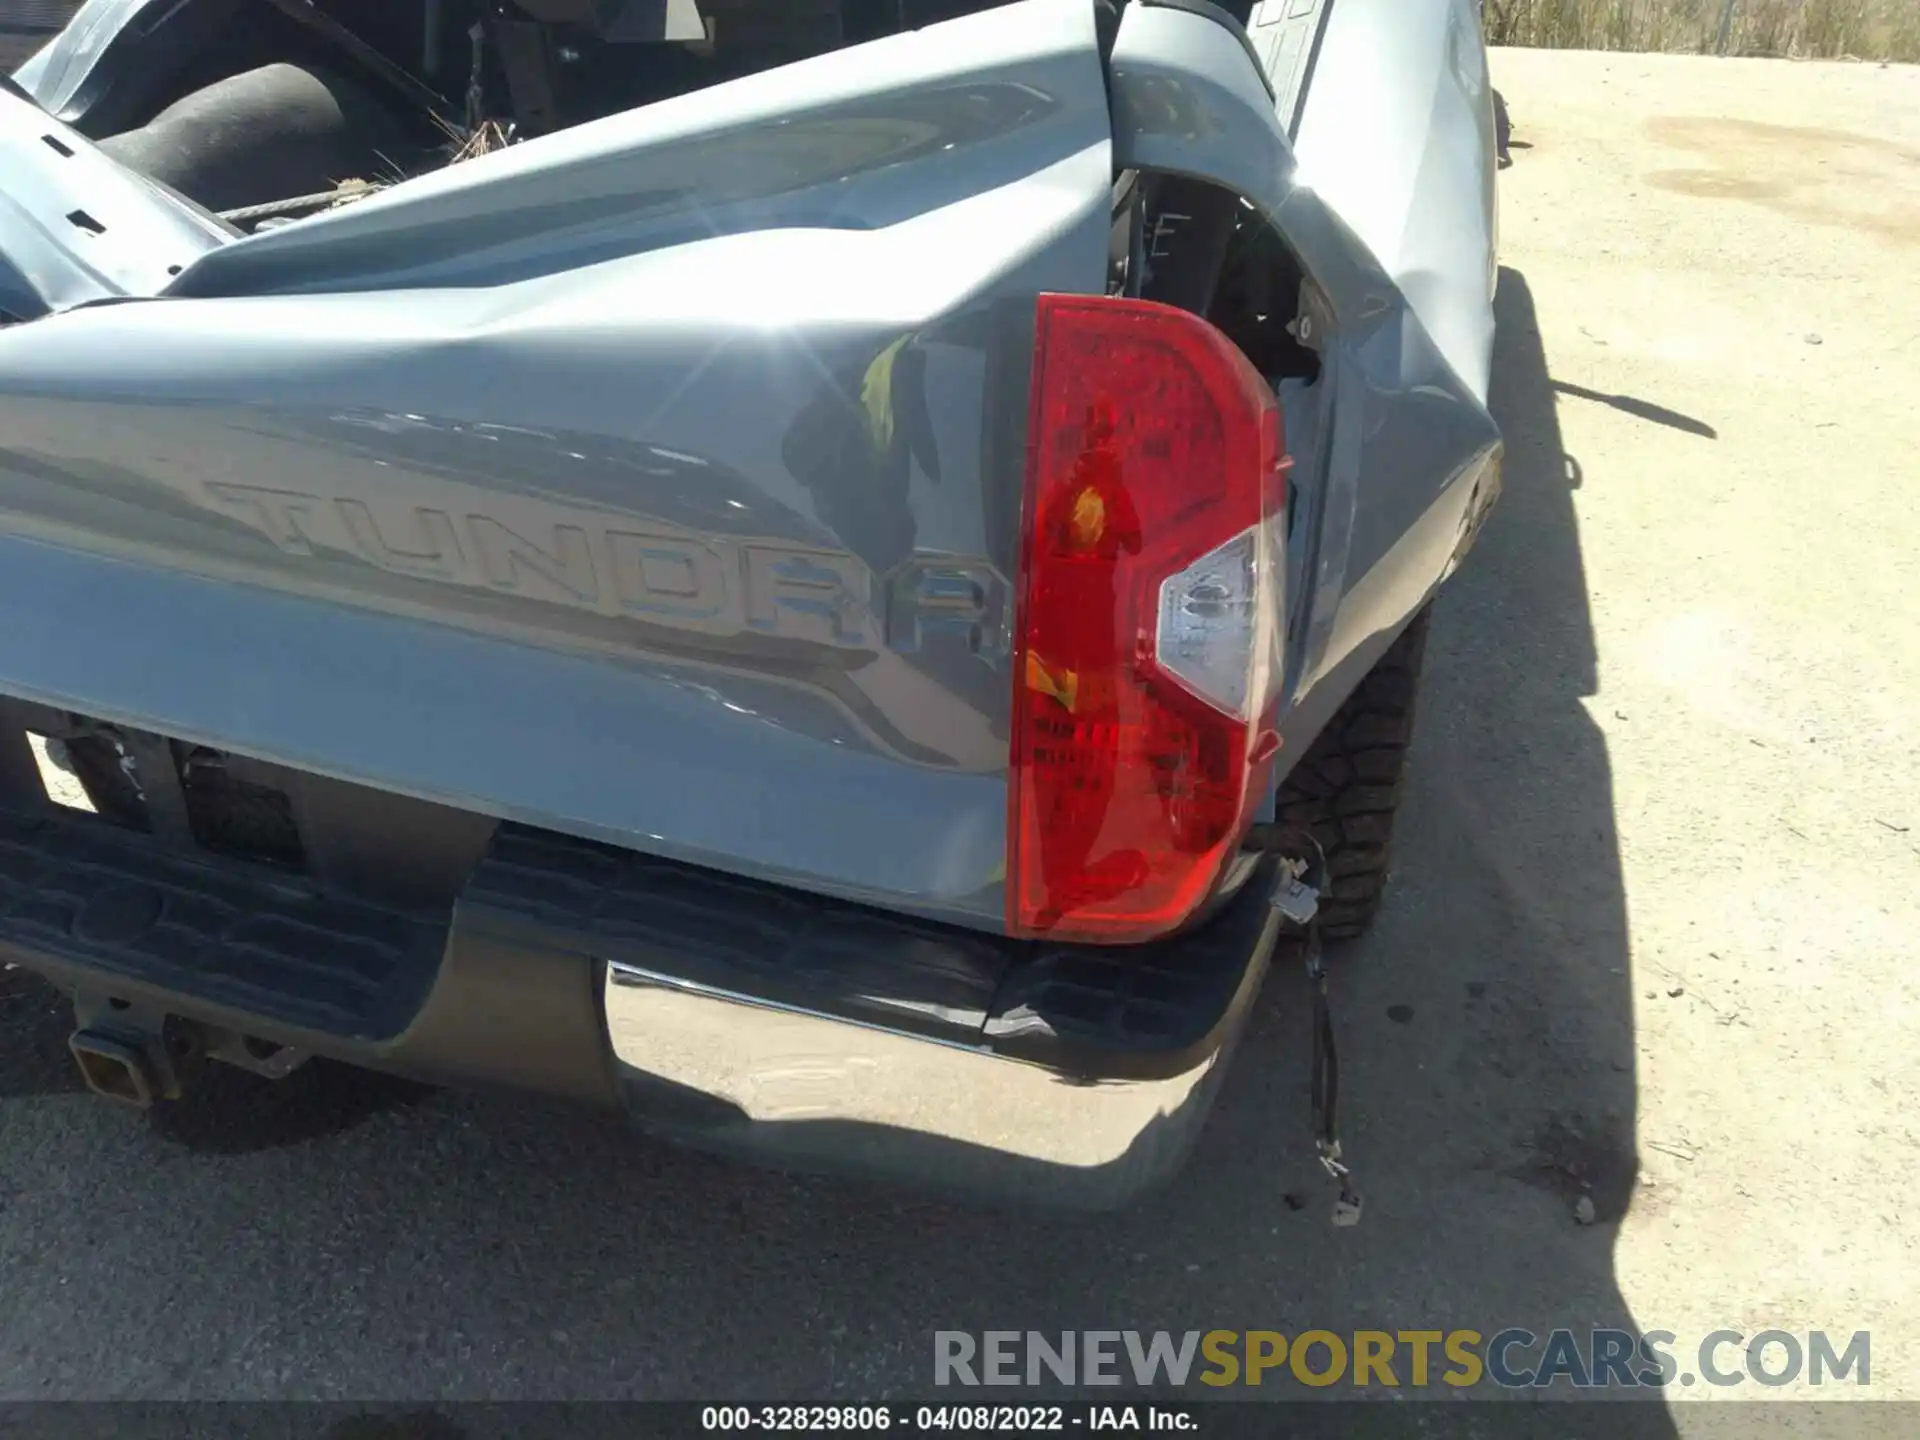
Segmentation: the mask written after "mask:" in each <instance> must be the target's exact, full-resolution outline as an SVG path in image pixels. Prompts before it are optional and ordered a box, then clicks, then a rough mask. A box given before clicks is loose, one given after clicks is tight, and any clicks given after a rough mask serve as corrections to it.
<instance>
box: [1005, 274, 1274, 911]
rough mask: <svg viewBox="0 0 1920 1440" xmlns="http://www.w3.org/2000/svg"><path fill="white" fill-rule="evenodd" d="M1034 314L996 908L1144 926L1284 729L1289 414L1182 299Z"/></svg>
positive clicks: (1228, 823) (1193, 898)
mask: <svg viewBox="0 0 1920 1440" xmlns="http://www.w3.org/2000/svg"><path fill="white" fill-rule="evenodd" d="M1035 318H1036V338H1035V342H1034V357H1033V380H1032V393H1031V412H1030V415H1029V422H1028V456H1027V477H1026V503H1025V509H1024V512H1023V513H1024V520H1025V531H1024V537H1023V541H1022V548H1021V562H1020V581H1019V583H1020V598H1019V609H1018V618H1017V622H1016V624H1017V632H1016V643H1015V653H1014V663H1015V671H1014V699H1013V734H1012V745H1011V754H1010V768H1011V773H1010V776H1009V801H1008V837H1007V846H1008V863H1007V925H1008V929H1009V930H1010V931H1011V932H1012V933H1014V934H1019V935H1027V936H1051V937H1054V938H1060V939H1072V940H1077V941H1086V942H1092V943H1109V944H1112V943H1122V942H1130V941H1140V940H1146V939H1151V938H1152V937H1154V936H1156V935H1162V934H1165V933H1167V932H1168V931H1171V930H1174V929H1176V928H1178V927H1179V926H1180V925H1181V923H1182V922H1184V921H1185V920H1186V919H1188V917H1190V916H1191V915H1192V914H1193V913H1194V912H1195V911H1196V910H1197V909H1198V908H1199V907H1200V905H1201V904H1202V903H1203V902H1204V901H1205V900H1206V899H1207V898H1208V896H1209V895H1210V894H1211V893H1212V891H1213V890H1214V889H1215V887H1216V886H1217V884H1218V882H1219V880H1220V877H1221V875H1222V873H1223V871H1224V870H1225V868H1226V866H1227V864H1228V863H1229V862H1230V861H1231V860H1232V858H1233V856H1234V854H1235V852H1236V851H1237V850H1238V848H1239V845H1240V841H1241V839H1242V837H1243V836H1244V835H1245V833H1246V829H1247V825H1248V823H1249V821H1250V819H1251V817H1252V814H1253V807H1254V804H1255V803H1256V801H1257V800H1258V798H1259V797H1260V796H1261V794H1262V793H1263V791H1264V789H1265V788H1266V786H1267V785H1268V784H1269V783H1270V779H1271V773H1272V760H1273V755H1274V752H1275V751H1276V750H1277V749H1278V748H1279V736H1278V734H1277V733H1276V731H1275V729H1274V710H1275V702H1276V698H1277V694H1278V689H1279V683H1280V650H1281V635H1282V633H1283V630H1284V626H1283V623H1282V611H1283V604H1284V596H1283V595H1282V594H1281V585H1282V576H1283V574H1284V566H1283V564H1282V550H1283V546H1284V539H1285V536H1284V515H1285V509H1286V469H1287V460H1286V456H1285V446H1284V440H1283V436H1282V433H1281V424H1280V411H1279V406H1278V404H1277V402H1276V401H1275V398H1274V394H1273V391H1272V389H1271V387H1269V386H1268V384H1267V383H1266V381H1265V380H1264V379H1262V378H1261V376H1260V374H1259V373H1258V372H1257V371H1256V370H1255V369H1254V368H1253V366H1252V365H1251V364H1249V363H1248V361H1247V359H1246V357H1245V356H1244V355H1242V354H1241V353H1240V351H1239V350H1238V349H1237V348H1235V346H1234V345H1233V344H1232V342H1231V341H1229V340H1228V339H1227V338H1226V337H1225V336H1224V335H1222V334H1221V333H1220V332H1219V331H1218V330H1216V329H1214V328H1213V326H1211V325H1209V324H1208V323H1207V322H1206V321H1205V320H1203V319H1201V318H1199V317H1198V316H1195V315H1192V314H1190V313H1188V312H1187V311H1184V310H1178V309H1175V308H1173V307H1171V306H1166V305H1159V304H1155V303H1153V302H1150V301H1144V300H1132V299H1122V298H1113V297H1105V296H1084V295H1042V296H1040V298H1039V301H1038V306H1037V311H1036V317H1035Z"/></svg>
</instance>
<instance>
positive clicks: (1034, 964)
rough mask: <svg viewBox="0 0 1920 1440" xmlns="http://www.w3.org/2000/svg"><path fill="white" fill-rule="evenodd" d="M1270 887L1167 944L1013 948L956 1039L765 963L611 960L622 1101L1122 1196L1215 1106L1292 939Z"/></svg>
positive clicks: (673, 1128)
mask: <svg viewBox="0 0 1920 1440" xmlns="http://www.w3.org/2000/svg"><path fill="white" fill-rule="evenodd" d="M1264 880H1265V877H1263V876H1256V877H1255V879H1254V880H1253V881H1251V882H1249V884H1248V885H1247V886H1246V888H1245V890H1244V891H1243V893H1242V895H1241V896H1240V897H1239V898H1238V899H1237V900H1236V901H1235V902H1234V903H1233V904H1232V905H1231V906H1230V907H1228V910H1227V912H1226V913H1223V914H1222V915H1220V916H1217V917H1216V918H1215V919H1214V920H1213V921H1212V922H1211V923H1210V924H1209V925H1208V926H1207V927H1206V929H1205V930H1204V931H1203V932H1201V933H1200V934H1199V935H1195V936H1191V937H1186V938H1184V939H1181V940H1176V941H1170V942H1164V943H1163V944H1161V945H1158V946H1152V947H1141V948H1140V949H1139V950H1138V951H1132V952H1119V951H1104V952H1103V951H1088V950H1078V949H1067V948H1063V947H1052V948H1049V947H1040V946H1021V947H1014V946H1008V947H1005V949H1006V950H1007V952H1008V953H1009V955H1010V957H1011V958H1010V961H1009V964H1008V967H1007V970H1006V971H1005V972H1004V973H1003V974H1001V975H1000V976H999V977H998V983H997V984H996V986H995V993H994V994H993V995H992V996H991V997H989V998H988V999H987V1001H986V1003H985V1005H984V1006H983V1008H982V1009H981V1011H980V1012H979V1013H978V1014H977V1015H971V1014H970V1015H967V1016H965V1017H964V1018H961V1019H960V1023H958V1024H955V1025H951V1026H944V1027H939V1028H940V1029H944V1030H946V1032H947V1033H938V1031H937V1030H936V1029H935V1028H933V1027H929V1026H926V1025H924V1024H921V1025H918V1026H916V1027H915V1028H914V1029H907V1028H903V1027H902V1026H901V1025H900V1024H898V1023H887V1022H885V1021H884V1020H880V1019H877V1018H874V1017H872V1016H865V1017H862V1016H858V1015H854V1014H849V1013H846V1012H847V1011H848V1010H850V1009H852V1008H853V1007H852V1006H850V1005H848V1004H847V1003H845V1002H846V1000H847V999H848V997H847V996H845V995H844V994H839V993H835V992H836V991H837V990H838V989H839V987H837V986H829V987H826V988H824V989H823V990H821V991H820V992H818V993H817V994H816V995H815V996H814V997H812V1003H809V1001H808V997H806V996H804V995H795V994H793V993H791V992H789V993H788V994H787V995H786V996H784V997H776V996H772V995H769V994H767V993H765V989H764V987H760V986H755V985H754V984H753V976H752V975H751V973H750V972H749V970H748V968H747V967H742V969H741V970H740V971H739V972H738V973H737V974H736V975H735V977H734V983H733V984H726V983H724V982H721V981H718V980H716V978H715V977H713V976H711V975H709V976H705V977H702V978H693V977H690V976H689V975H687V974H685V973H681V972H680V968H679V967H675V966H674V965H672V964H671V963H662V962H661V960H655V961H653V962H651V963H649V962H639V961H634V960H626V959H610V960H609V961H608V963H607V965H606V971H605V985H604V991H603V1005H604V1011H605V1023H606V1027H607V1039H608V1044H609V1046H610V1048H611V1051H612V1054H613V1057H614V1067H615V1072H616V1076H617V1080H618V1083H619V1086H620V1089H621V1093H622V1098H623V1100H624V1101H625V1103H626V1105H627V1108H628V1110H629V1112H630V1113H631V1114H632V1115H633V1117H634V1118H635V1120H636V1121H637V1122H638V1123H640V1124H641V1125H642V1126H643V1127H644V1128H646V1129H648V1130H650V1131H653V1132H655V1133H658V1134H661V1135H663V1136H666V1137H668V1138H671V1139H674V1140H677V1141H680V1142H683V1143H688V1144H693V1145H697V1146H700V1147H702V1148H707V1149H717V1150H721V1151H725V1152H727V1153H731V1154H734V1155H738V1156H742V1157H745V1158H748V1159H752V1160H756V1161H760V1162H764V1163H772V1164H777V1165H781V1166H784V1167H791V1168H800V1169H818V1170H830V1171H839V1172H853V1173H858V1174H864V1175H869V1176H877V1177H882V1178H887V1179H894V1180H901V1181H906V1182H909V1183H913V1184H918V1185H931V1186H936V1187H939V1188H941V1189H953V1190H960V1191H967V1192H972V1193H975V1194H984V1195H988V1196H991V1197H993V1198H999V1199H1018V1200H1027V1201H1038V1202H1041V1203H1052V1204H1063V1205H1071V1206H1082V1207H1090V1208H1111V1207H1113V1206H1116V1205H1120V1204H1124V1203H1126V1202H1127V1201H1129V1200H1131V1199H1132V1198H1134V1197H1135V1196H1136V1195H1138V1194H1139V1193H1141V1192H1142V1191H1143V1190H1146V1189H1148V1188H1150V1187H1151V1186H1153V1185H1154V1184H1156V1183H1157V1182H1159V1181H1161V1180H1164V1179H1165V1178H1167V1177H1168V1176H1169V1175H1171V1174H1172V1173H1173V1172H1174V1171H1175V1170H1177V1169H1178V1168H1179V1166H1180V1164H1181V1162H1182V1161H1183V1160H1184V1159H1185V1157H1186V1154H1187V1152H1188V1150H1189V1149H1190V1147H1191V1146H1192V1144H1193V1142H1194V1140H1195V1139H1196V1137H1197V1136H1198V1134H1199V1132H1200V1129H1201V1127H1202V1125H1203V1123H1204V1121H1205V1119H1206V1115H1207V1113H1208V1111H1209V1109H1210V1108H1211V1104H1212V1100H1213V1096H1214V1094H1215V1091H1216V1090H1217V1088H1218V1084H1219V1081H1220V1080H1221V1078H1222V1076H1223V1074H1224V1072H1225V1069H1226V1063H1227V1060H1228V1057H1229V1055H1230V1053H1231V1051H1232V1048H1233V1046H1234V1044H1235V1042H1236V1041H1237V1039H1238V1037H1239V1034H1240V1031H1241V1029H1242V1027H1243V1024H1244V1020H1245V1017H1246V1014H1247V1012H1248V1009H1249V1008H1250V1006H1251V1004H1252V1002H1253V1000H1254V997H1255V996H1256V995H1257V993H1258V991H1259V987H1260V982H1261V980H1262V978H1263V976H1264V974H1265V970H1266V966H1267V963H1268V960H1269V957H1270V954H1271V952H1272V949H1273V945H1274V938H1275V935H1276V933H1277V928H1278V919H1277V916H1276V915H1275V914H1274V912H1272V910H1271V907H1270V906H1268V904H1267V903H1266V893H1267V890H1268V888H1269V886H1268V884H1266V883H1264ZM955 938H956V939H958V937H955ZM916 939H917V940H918V942H919V944H920V945H921V946H922V947H925V946H928V945H937V943H938V939H937V938H936V937H933V936H931V935H929V934H927V933H926V932H924V931H923V932H920V933H919V934H918V935H917V936H916ZM960 943H963V944H965V945H966V946H968V947H969V949H973V948H976V947H977V946H978V942H977V939H975V938H974V937H966V938H965V939H964V940H962V941H960ZM918 958H919V960H920V961H921V962H922V963H924V962H925V961H926V960H927V958H928V957H926V956H925V955H924V954H923V955H921V956H919V957H918ZM689 968H691V967H689ZM1023 971H1026V972H1030V973H1023ZM866 998H871V997H866ZM1130 1008H1131V1010H1132V1013H1131V1015H1129V1014H1128V1011H1129V1009H1130ZM836 1011H837V1012H839V1013H835V1012H836Z"/></svg>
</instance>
